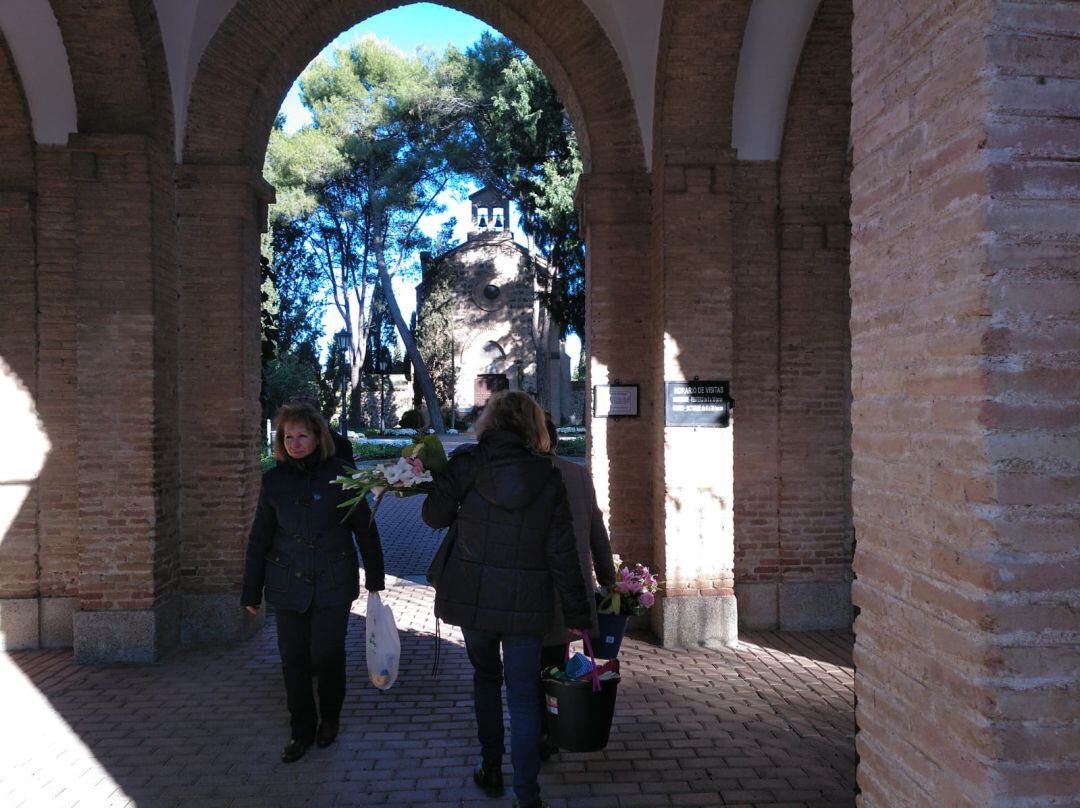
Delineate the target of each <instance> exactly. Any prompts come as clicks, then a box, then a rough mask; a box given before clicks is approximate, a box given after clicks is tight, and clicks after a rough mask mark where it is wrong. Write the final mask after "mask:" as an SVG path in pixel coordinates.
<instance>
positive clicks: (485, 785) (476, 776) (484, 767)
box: [472, 760, 504, 797]
mask: <svg viewBox="0 0 1080 808" xmlns="http://www.w3.org/2000/svg"><path fill="white" fill-rule="evenodd" d="M472 779H473V782H474V783H476V784H477V785H478V786H480V788H482V789H483V790H484V793H485V794H487V795H488V796H489V797H501V796H502V793H503V790H504V789H503V778H502V764H501V763H489V762H487V761H484V760H481V761H480V762H479V763H477V764H476V768H475V769H473V773H472Z"/></svg>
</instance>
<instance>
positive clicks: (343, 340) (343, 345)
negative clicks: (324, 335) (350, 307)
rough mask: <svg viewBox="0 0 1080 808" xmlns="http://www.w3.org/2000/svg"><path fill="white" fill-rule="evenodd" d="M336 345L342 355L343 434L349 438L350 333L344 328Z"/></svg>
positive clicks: (335, 341) (336, 337) (337, 334)
mask: <svg viewBox="0 0 1080 808" xmlns="http://www.w3.org/2000/svg"><path fill="white" fill-rule="evenodd" d="M334 345H335V346H336V347H337V349H338V351H339V352H340V353H341V434H342V435H344V436H345V437H346V439H347V438H348V437H349V332H348V330H347V329H345V328H343V329H341V330H340V331H338V332H337V333H336V334H334Z"/></svg>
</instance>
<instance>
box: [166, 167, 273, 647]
mask: <svg viewBox="0 0 1080 808" xmlns="http://www.w3.org/2000/svg"><path fill="white" fill-rule="evenodd" d="M272 199H273V190H272V189H271V188H270V187H269V186H268V185H267V184H266V182H265V181H264V180H263V179H262V176H261V174H260V173H259V172H258V171H257V170H254V169H252V168H249V167H246V166H212V165H211V166H207V165H185V166H181V167H180V168H179V169H178V191H177V207H178V216H179V256H180V259H179V260H180V267H181V277H182V287H181V288H182V311H181V328H180V331H181V378H180V399H181V432H182V434H183V435H184V436H185V439H184V441H183V445H182V448H181V467H182V469H183V476H182V483H181V510H182V513H183V526H182V537H183V542H182V546H183V553H182V557H181V580H182V589H183V604H184V608H183V629H182V632H183V643H184V644H185V645H193V644H199V643H205V642H222V641H231V640H236V639H239V638H240V637H242V636H245V635H246V634H248V633H250V632H251V631H252V630H254V628H256V627H257V624H256V623H255V621H254V620H252V619H251V618H250V616H249V615H247V613H246V612H244V611H243V609H241V608H240V601H239V591H240V581H241V576H242V572H243V560H244V547H245V542H246V539H247V534H248V530H249V529H250V527H251V518H252V515H253V514H254V510H255V502H256V500H257V499H258V494H259V447H260V443H261V441H262V424H261V423H260V410H259V389H260V384H261V374H260V330H259V328H260V323H259V286H260V276H259V233H260V231H261V230H263V229H264V225H265V221H266V208H267V204H268V203H269V202H270V201H271V200H272Z"/></svg>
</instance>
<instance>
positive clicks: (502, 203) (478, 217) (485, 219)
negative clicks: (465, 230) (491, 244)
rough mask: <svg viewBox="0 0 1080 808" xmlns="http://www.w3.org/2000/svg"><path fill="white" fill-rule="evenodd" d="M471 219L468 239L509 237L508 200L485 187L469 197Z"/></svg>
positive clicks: (488, 186) (489, 187)
mask: <svg viewBox="0 0 1080 808" xmlns="http://www.w3.org/2000/svg"><path fill="white" fill-rule="evenodd" d="M469 201H470V202H471V203H472V219H471V226H470V228H469V239H470V240H472V239H477V238H497V237H504V238H509V237H510V200H509V199H507V198H506V197H505V196H503V195H502V194H501V193H499V192H498V191H497V190H495V189H494V188H492V187H491V186H490V185H485V186H484V187H483V188H481V189H480V190H479V191H477V192H475V193H474V194H472V195H470V196H469Z"/></svg>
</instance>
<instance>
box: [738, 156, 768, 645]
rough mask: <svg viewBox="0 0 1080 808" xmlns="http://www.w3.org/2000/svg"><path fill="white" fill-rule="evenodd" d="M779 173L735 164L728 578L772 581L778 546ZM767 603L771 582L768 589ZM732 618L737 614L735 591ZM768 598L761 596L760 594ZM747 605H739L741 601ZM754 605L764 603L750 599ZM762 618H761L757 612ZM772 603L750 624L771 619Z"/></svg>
mask: <svg viewBox="0 0 1080 808" xmlns="http://www.w3.org/2000/svg"><path fill="white" fill-rule="evenodd" d="M778 182H779V175H778V171H777V164H776V163H773V162H760V163H748V162H740V163H739V164H738V165H737V166H736V173H735V187H736V202H735V208H734V216H735V231H736V232H737V233H738V234H739V238H738V239H736V241H735V272H734V284H735V290H734V299H735V325H734V327H735V334H734V346H735V368H734V371H733V372H734V378H733V379H732V390H733V393H732V395H733V396H734V398H735V401H736V409H735V425H734V430H735V487H734V494H735V555H734V560H735V581H736V584H737V585H738V584H741V583H748V582H755V583H756V582H762V581H767V582H776V581H778V580H779V575H780V546H779V529H778V522H779V506H780V470H779V456H780V455H779V451H780V450H779V440H780V431H779V401H780V374H779V367H780V363H779V355H780V329H779V317H778V309H779V291H780V256H779V250H778V246H779V237H778V223H779V207H780V203H779V191H778ZM772 593H773V594H772V600H773V603H774V604H775V598H776V594H775V589H773V590H772ZM739 596H740V610H739V612H740V614H739V618H740V621H743V622H744V623H745V620H744V611H747V610H744V609H743V608H742V606H743V599H744V598H745V597H746V596H747V593H746V590H745V589H743V591H740V593H739ZM766 600H768V595H767V596H766ZM749 605H750V604H747V606H749ZM753 608H754V610H761V609H764V606H754V607H753ZM766 617H767V618H770V619H765V618H766ZM778 619H779V617H778V614H777V610H776V607H775V605H774V606H773V607H772V608H771V610H770V611H769V612H768V613H767V615H762V619H761V620H758V619H754V620H753V623H754V624H764V625H768V626H775V625H777V621H778Z"/></svg>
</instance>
